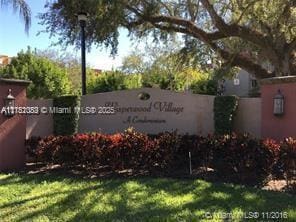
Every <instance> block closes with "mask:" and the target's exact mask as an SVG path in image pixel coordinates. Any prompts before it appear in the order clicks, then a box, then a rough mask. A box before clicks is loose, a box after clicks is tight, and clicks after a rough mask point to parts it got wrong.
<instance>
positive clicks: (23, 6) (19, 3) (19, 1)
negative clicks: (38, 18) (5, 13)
mask: <svg viewBox="0 0 296 222" xmlns="http://www.w3.org/2000/svg"><path fill="white" fill-rule="evenodd" d="M8 5H11V6H12V8H13V11H14V12H16V11H19V15H20V17H21V18H22V20H23V21H24V22H25V31H26V33H28V32H29V28H30V26H31V9H30V7H29V5H28V4H27V3H26V1H25V0H0V6H1V7H4V6H8Z"/></svg>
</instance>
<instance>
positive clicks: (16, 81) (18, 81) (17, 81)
mask: <svg viewBox="0 0 296 222" xmlns="http://www.w3.org/2000/svg"><path fill="white" fill-rule="evenodd" d="M2 82H3V83H8V84H17V85H29V84H30V83H32V81H29V80H23V79H6V78H0V83H2Z"/></svg>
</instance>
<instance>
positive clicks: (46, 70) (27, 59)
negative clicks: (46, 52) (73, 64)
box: [0, 48, 71, 99]
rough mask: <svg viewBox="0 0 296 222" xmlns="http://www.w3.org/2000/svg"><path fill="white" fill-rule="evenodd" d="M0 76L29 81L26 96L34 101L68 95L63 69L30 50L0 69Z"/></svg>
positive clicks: (20, 53) (68, 90) (66, 77)
mask: <svg viewBox="0 0 296 222" xmlns="http://www.w3.org/2000/svg"><path fill="white" fill-rule="evenodd" d="M0 76H2V77H4V78H15V79H26V80H31V81H32V83H31V84H30V85H29V87H28V90H27V95H28V97H29V98H34V99H37V98H52V97H54V96H60V95H64V94H68V93H69V92H70V89H71V85H70V83H69V79H68V76H67V73H66V71H65V69H63V68H61V67H60V66H59V65H58V64H57V63H54V62H53V61H51V60H49V59H47V58H44V57H39V56H37V55H36V53H35V52H32V51H31V50H30V48H28V50H27V51H26V52H23V51H21V52H19V53H18V55H17V57H15V58H12V60H11V63H10V64H9V65H7V66H6V67H3V68H1V69H0Z"/></svg>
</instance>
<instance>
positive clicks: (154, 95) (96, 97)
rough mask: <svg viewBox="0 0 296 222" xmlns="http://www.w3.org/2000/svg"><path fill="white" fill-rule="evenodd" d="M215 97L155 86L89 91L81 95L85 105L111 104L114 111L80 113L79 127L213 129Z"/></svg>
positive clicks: (204, 131)
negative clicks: (91, 93)
mask: <svg viewBox="0 0 296 222" xmlns="http://www.w3.org/2000/svg"><path fill="white" fill-rule="evenodd" d="M213 100H214V97H213V96H202V95H194V94H191V93H189V92H186V93H177V92H172V91H169V90H161V89H155V88H143V89H136V90H124V91H115V92H108V93H99V94H93V95H87V96H83V97H82V102H81V107H82V108H86V107H88V108H90V109H93V110H94V109H95V110H96V111H97V110H98V109H100V108H101V109H102V108H105V109H107V108H109V109H110V110H111V112H107V113H101V114H98V113H97V112H94V113H81V115H80V120H79V131H80V132H91V131H102V132H107V133H114V132H120V131H122V130H124V129H127V128H128V127H134V128H135V129H136V130H138V131H141V132H146V133H159V132H164V131H172V130H178V132H180V133H189V134H197V133H201V134H207V133H212V132H213V116H212V115H213V114H212V113H213V112H212V110H213Z"/></svg>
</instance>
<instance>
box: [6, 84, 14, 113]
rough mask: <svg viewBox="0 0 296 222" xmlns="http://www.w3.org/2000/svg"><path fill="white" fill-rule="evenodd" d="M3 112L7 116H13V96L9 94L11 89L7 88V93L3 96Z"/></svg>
mask: <svg viewBox="0 0 296 222" xmlns="http://www.w3.org/2000/svg"><path fill="white" fill-rule="evenodd" d="M4 105H5V112H4V115H5V116H7V117H12V116H14V114H15V113H14V107H15V98H14V96H13V95H12V94H11V89H9V90H8V95H7V97H6V98H4Z"/></svg>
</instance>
